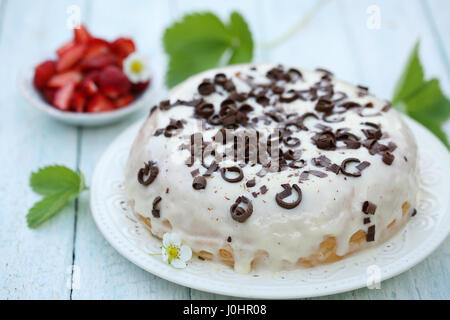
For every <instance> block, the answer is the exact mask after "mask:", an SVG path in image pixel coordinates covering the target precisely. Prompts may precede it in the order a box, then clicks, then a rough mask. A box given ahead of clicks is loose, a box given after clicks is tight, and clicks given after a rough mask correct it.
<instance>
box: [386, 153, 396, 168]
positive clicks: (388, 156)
mask: <svg viewBox="0 0 450 320" xmlns="http://www.w3.org/2000/svg"><path fill="white" fill-rule="evenodd" d="M394 159H395V157H394V155H393V154H392V153H390V152H389V151H386V152H385V153H384V154H383V162H384V163H385V164H387V165H388V166H390V165H391V164H392V162H394Z"/></svg>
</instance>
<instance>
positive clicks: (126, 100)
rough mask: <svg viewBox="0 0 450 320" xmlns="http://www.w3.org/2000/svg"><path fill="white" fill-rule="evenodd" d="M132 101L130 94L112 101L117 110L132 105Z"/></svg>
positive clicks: (132, 97)
mask: <svg viewBox="0 0 450 320" xmlns="http://www.w3.org/2000/svg"><path fill="white" fill-rule="evenodd" d="M133 101H134V96H133V95H132V94H131V93H127V94H126V95H124V96H121V97H119V98H117V99H115V100H113V103H114V105H115V106H116V107H117V108H123V107H126V106H127V105H129V104H130V103H132V102H133Z"/></svg>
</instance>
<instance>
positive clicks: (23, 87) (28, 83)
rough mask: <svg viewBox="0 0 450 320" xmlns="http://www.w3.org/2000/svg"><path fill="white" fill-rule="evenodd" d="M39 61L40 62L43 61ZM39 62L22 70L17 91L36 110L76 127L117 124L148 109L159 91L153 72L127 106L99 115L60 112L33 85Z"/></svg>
mask: <svg viewBox="0 0 450 320" xmlns="http://www.w3.org/2000/svg"><path fill="white" fill-rule="evenodd" d="M44 60H45V58H44V59H41V60H40V61H44ZM38 64H39V62H37V63H35V64H33V65H32V66H30V67H28V68H26V69H24V70H23V71H22V72H21V73H20V75H19V91H20V93H21V94H22V95H23V96H24V97H25V99H26V100H28V101H29V102H30V103H31V104H32V105H33V106H34V107H36V108H37V109H38V110H40V111H42V112H45V113H46V114H47V115H49V116H50V117H52V118H54V119H57V120H59V121H62V122H65V123H68V124H71V125H78V126H86V127H94V126H102V125H106V124H110V123H113V122H117V121H119V120H121V119H123V118H125V117H127V116H129V115H131V114H132V113H134V112H136V111H138V110H140V109H142V108H143V107H146V106H147V107H150V105H149V103H150V102H151V100H154V99H153V97H156V96H157V93H158V92H159V91H160V90H158V89H159V85H160V84H159V82H158V81H159V77H158V76H157V74H155V72H152V75H151V82H150V85H149V86H148V87H147V89H146V90H145V91H144V92H143V93H142V94H141V95H140V96H138V97H137V98H136V100H134V101H133V102H132V103H130V104H129V105H128V106H126V107H124V108H121V109H118V110H114V111H107V112H99V113H76V112H68V111H61V110H59V109H57V108H55V107H54V106H52V105H50V104H49V103H48V102H47V101H45V100H44V98H43V97H42V96H41V94H40V92H39V91H38V90H37V89H36V88H35V87H34V85H33V77H34V67H35V66H36V65H38Z"/></svg>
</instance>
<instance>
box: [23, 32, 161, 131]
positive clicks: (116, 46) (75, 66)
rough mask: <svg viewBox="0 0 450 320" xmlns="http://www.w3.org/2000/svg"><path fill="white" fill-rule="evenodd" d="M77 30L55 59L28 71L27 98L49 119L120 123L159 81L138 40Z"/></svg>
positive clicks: (25, 74)
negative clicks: (99, 36) (139, 47)
mask: <svg viewBox="0 0 450 320" xmlns="http://www.w3.org/2000/svg"><path fill="white" fill-rule="evenodd" d="M73 30H74V37H73V39H72V40H70V41H69V42H67V43H65V44H63V45H62V46H61V47H60V48H58V49H57V50H56V56H55V57H54V58H51V59H47V60H44V61H40V62H39V63H36V64H34V65H33V67H30V68H29V69H27V70H25V72H23V73H22V75H21V77H20V80H19V89H20V91H21V93H22V94H23V95H24V97H25V98H26V99H27V100H28V101H29V102H30V103H31V104H32V105H33V106H35V107H37V108H38V109H39V110H41V111H44V112H46V113H47V114H48V115H50V116H52V117H54V118H56V119H58V120H61V121H64V122H66V123H70V124H73V125H82V126H98V125H103V124H107V123H111V122H115V121H118V120H120V119H122V118H123V117H125V116H127V115H129V114H131V113H133V112H135V111H137V110H139V109H140V108H142V107H144V106H145V105H146V103H147V102H148V98H149V97H150V93H151V91H153V90H151V89H152V88H153V87H155V83H154V77H152V72H151V70H150V67H149V65H148V61H147V59H146V58H145V57H143V56H141V55H140V54H138V53H137V51H136V46H135V43H134V42H133V40H132V39H130V38H123V37H120V38H117V39H115V40H114V41H111V42H110V41H107V40H104V39H102V38H97V37H94V36H92V35H91V33H90V32H89V31H88V30H87V29H86V27H85V26H83V25H80V26H79V28H75V29H73Z"/></svg>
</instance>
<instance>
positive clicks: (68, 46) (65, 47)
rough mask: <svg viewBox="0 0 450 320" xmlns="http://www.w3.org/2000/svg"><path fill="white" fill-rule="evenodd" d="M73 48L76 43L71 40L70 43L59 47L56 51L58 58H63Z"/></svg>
mask: <svg viewBox="0 0 450 320" xmlns="http://www.w3.org/2000/svg"><path fill="white" fill-rule="evenodd" d="M73 46H75V41H73V40H70V41H69V42H66V43H65V44H63V45H62V46H61V47H59V48H58V49H57V50H56V54H57V55H58V57H61V56H62V55H63V54H64V53H66V52H67V50H69V49H71V48H72V47H73Z"/></svg>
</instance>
